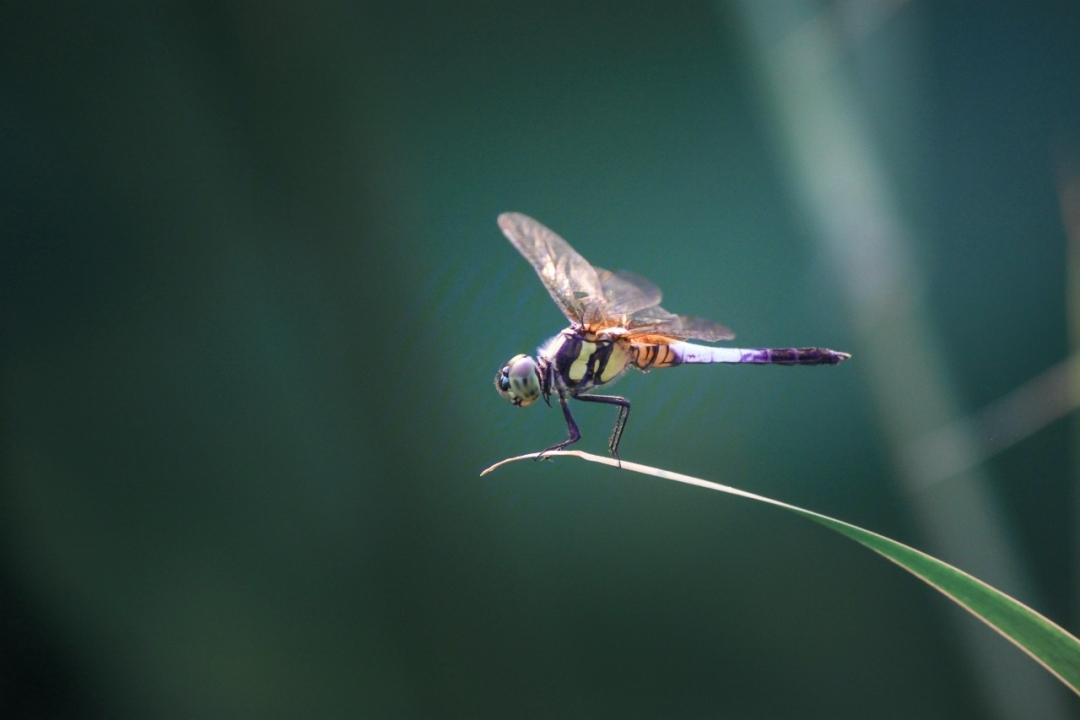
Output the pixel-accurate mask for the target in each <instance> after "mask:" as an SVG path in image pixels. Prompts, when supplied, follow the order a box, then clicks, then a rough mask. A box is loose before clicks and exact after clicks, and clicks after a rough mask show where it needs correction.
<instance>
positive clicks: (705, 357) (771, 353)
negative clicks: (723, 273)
mask: <svg viewBox="0 0 1080 720" xmlns="http://www.w3.org/2000/svg"><path fill="white" fill-rule="evenodd" d="M849 357H851V356H850V355H848V354H847V353H842V352H836V351H835V350H829V349H828V348H814V347H811V348H757V349H752V350H750V349H743V348H723V347H709V346H708V345H694V344H692V343H684V342H676V343H671V344H670V345H644V346H640V347H639V349H638V358H637V365H638V367H640V368H641V369H642V370H648V369H649V368H654V367H671V366H673V365H681V364H683V363H753V364H757V365H835V364H837V363H839V362H841V361H843V360H847V359H848V358H849ZM643 363H644V364H643Z"/></svg>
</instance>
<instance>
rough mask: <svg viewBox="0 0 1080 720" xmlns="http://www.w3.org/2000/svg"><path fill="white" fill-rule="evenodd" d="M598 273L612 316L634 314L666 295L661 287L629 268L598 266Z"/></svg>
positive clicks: (656, 302) (608, 312)
mask: <svg viewBox="0 0 1080 720" xmlns="http://www.w3.org/2000/svg"><path fill="white" fill-rule="evenodd" d="M596 274H597V275H598V276H599V277H600V288H601V290H602V291H603V293H604V300H605V301H606V302H607V314H608V317H610V318H620V317H622V316H624V315H633V314H634V313H636V312H639V311H641V310H644V309H646V308H651V307H653V306H654V305H659V304H660V301H661V300H662V299H663V297H664V294H663V293H662V292H660V288H658V287H656V286H655V285H653V284H652V283H651V282H649V281H648V280H646V279H645V278H643V277H641V276H640V275H636V274H634V273H632V272H630V271H628V270H618V271H616V272H611V271H610V270H601V269H600V268H596Z"/></svg>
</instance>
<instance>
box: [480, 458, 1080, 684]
mask: <svg viewBox="0 0 1080 720" xmlns="http://www.w3.org/2000/svg"><path fill="white" fill-rule="evenodd" d="M537 455H539V453H531V454H529V455H520V456H518V457H513V458H508V459H506V460H503V461H501V462H498V463H495V464H494V465H492V466H491V467H489V468H488V469H487V470H485V471H484V472H482V473H480V474H481V476H483V475H487V474H488V473H489V472H491V471H492V470H495V469H496V468H498V467H501V466H503V465H505V464H507V463H511V462H516V461H518V460H528V459H532V458H536V457H537ZM555 457H578V458H581V459H582V460H588V461H590V462H595V463H600V464H602V465H611V466H612V467H620V463H619V462H618V461H616V460H613V459H612V458H607V457H601V456H599V455H592V454H590V453H586V452H582V451H580V450H569V451H563V452H554V453H547V454H546V455H544V458H545V459H547V458H555ZM621 467H622V469H623V470H630V471H631V472H637V473H642V474H644V475H652V476H653V477H658V478H660V479H662V480H671V481H673V482H679V483H685V484H687V485H695V486H697V487H702V488H706V489H708V490H717V491H719V492H723V493H727V494H729V495H737V496H738V497H743V498H747V499H749V500H757V501H758V502H763V503H766V504H768V505H775V506H776V507H780V508H783V509H785V510H789V511H791V512H793V513H796V514H797V515H801V516H803V517H804V518H807V519H809V520H813V521H814V522H816V523H819V524H821V525H824V526H825V527H827V528H830V529H831V530H835V531H836V532H838V533H840V534H841V535H844V536H846V537H848V538H851V539H852V540H854V541H856V542H858V543H860V544H862V545H865V546H866V547H868V548H870V549H871V550H873V551H874V552H876V553H878V554H879V555H883V556H884V557H886V558H888V559H889V560H891V561H893V562H894V563H896V564H897V565H899V566H900V567H902V568H904V569H905V570H907V571H908V572H910V573H911V574H913V575H915V576H916V577H917V578H919V579H920V580H923V581H924V582H926V583H927V584H929V585H930V586H931V587H933V588H934V589H936V590H938V591H939V592H941V593H942V594H943V595H945V596H946V597H947V598H949V599H950V600H952V601H953V602H955V603H957V604H958V605H960V606H961V607H962V608H964V609H965V610H967V611H968V612H970V613H971V614H972V615H974V616H975V617H977V618H979V619H980V620H982V621H983V622H985V623H986V624H987V625H989V626H990V627H991V628H993V629H994V630H996V631H997V632H999V633H1001V634H1002V635H1003V636H1004V637H1005V638H1006V639H1008V640H1009V641H1010V642H1012V643H1013V644H1015V645H1016V646H1017V647H1019V648H1020V649H1021V650H1023V651H1024V652H1026V653H1027V654H1028V655H1030V656H1031V657H1032V658H1034V659H1035V661H1036V662H1038V663H1039V664H1040V665H1042V666H1043V667H1045V668H1046V669H1047V670H1049V671H1050V672H1051V673H1053V675H1054V676H1056V677H1057V678H1058V679H1059V680H1061V681H1062V682H1063V683H1065V684H1066V685H1067V686H1068V687H1069V688H1070V689H1071V690H1072V691H1073V692H1075V693H1077V694H1078V695H1080V640H1077V639H1076V638H1075V637H1073V636H1072V635H1071V634H1069V632H1068V631H1066V630H1065V629H1064V628H1062V627H1061V626H1059V625H1057V624H1056V623H1054V622H1052V621H1050V620H1049V619H1047V618H1045V617H1043V616H1042V615H1040V614H1039V613H1037V612H1035V611H1034V610H1032V609H1031V608H1029V607H1028V606H1026V605H1024V604H1023V603H1021V602H1019V601H1017V600H1015V599H1013V598H1011V597H1009V596H1008V595H1006V594H1005V593H1003V592H1001V591H1000V590H996V589H995V588H993V587H991V586H990V585H987V584H986V583H984V582H983V581H982V580H979V579H978V578H976V577H973V576H971V575H968V574H967V573H966V572H964V571H963V570H959V569H957V568H955V567H953V566H952V565H949V564H948V563H945V562H942V561H941V560H938V559H937V558H934V557H931V556H930V555H927V554H926V553H924V552H922V551H920V550H916V549H915V548H912V547H909V546H907V545H904V544H903V543H899V542H897V541H895V540H890V539H889V538H887V537H885V536H884V535H879V534H877V533H875V532H871V531H869V530H864V529H862V528H860V527H858V526H857V525H852V524H851V523H847V522H844V521H843V520H836V519H834V518H831V517H829V516H827V515H822V514H821V513H816V512H813V511H812V510H804V509H803V508H800V507H796V506H795V505H789V504H787V503H783V502H780V501H779V500H773V499H772V498H767V497H764V496H763V495H755V494H754V493H749V492H746V491H744V490H738V489H736V488H733V487H728V486H727V485H721V484H719V483H714V482H710V481H708V480H701V479H699V478H695V477H691V476H690V475H682V474H680V473H674V472H670V471H668V470H661V469H659V468H654V467H649V466H648V465H639V464H638V463H632V462H626V461H625V460H624V461H622V462H621Z"/></svg>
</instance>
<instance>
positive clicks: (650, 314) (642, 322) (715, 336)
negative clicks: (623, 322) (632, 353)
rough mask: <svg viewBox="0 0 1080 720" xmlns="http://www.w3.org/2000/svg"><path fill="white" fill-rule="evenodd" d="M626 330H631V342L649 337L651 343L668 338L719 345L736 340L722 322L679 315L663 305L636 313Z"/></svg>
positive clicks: (629, 334) (629, 333)
mask: <svg viewBox="0 0 1080 720" xmlns="http://www.w3.org/2000/svg"><path fill="white" fill-rule="evenodd" d="M626 329H627V330H628V331H629V332H628V336H629V339H631V340H633V339H635V338H647V340H648V342H661V341H662V340H663V339H664V338H667V339H669V340H704V341H705V342H718V341H720V340H732V339H734V337H735V333H733V332H731V330H730V329H728V328H727V327H725V326H723V325H721V324H720V323H714V322H712V321H710V320H703V319H701V318H697V317H691V316H689V315H676V314H674V313H669V312H668V311H667V310H665V309H664V308H662V307H660V306H655V307H651V308H647V309H645V310H642V311H640V312H636V313H634V315H633V317H631V318H630V320H629V322H628V323H627V328H626Z"/></svg>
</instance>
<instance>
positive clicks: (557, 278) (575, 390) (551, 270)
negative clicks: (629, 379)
mask: <svg viewBox="0 0 1080 720" xmlns="http://www.w3.org/2000/svg"><path fill="white" fill-rule="evenodd" d="M498 222H499V228H500V229H502V231H503V234H505V235H506V237H507V239H509V240H510V242H511V244H513V246H514V247H515V248H517V250H518V252H520V253H521V254H522V255H523V256H525V259H526V260H528V261H529V264H531V265H532V266H533V268H534V269H535V270H536V273H537V274H538V275H539V276H540V280H541V281H542V282H543V283H544V287H546V288H547V291H548V293H550V295H551V299H552V300H554V301H555V304H556V305H558V306H559V309H560V310H562V312H563V314H564V315H565V316H566V318H567V319H568V320H569V321H570V326H569V327H568V328H566V329H565V330H563V331H562V332H560V333H559V334H558V335H556V336H555V337H553V338H551V339H550V340H549V341H547V342H546V343H545V344H544V345H542V346H541V347H540V348H539V350H538V351H537V354H536V357H535V358H533V357H530V356H528V355H515V356H514V357H512V358H511V359H510V360H509V362H507V363H506V364H505V365H503V366H502V368H500V369H499V372H498V373H497V374H496V375H495V389H496V390H498V391H499V394H500V395H502V396H503V397H504V398H506V399H507V400H509V401H510V402H511V403H513V404H514V405H515V406H517V407H527V406H529V405H532V404H533V403H534V402H536V401H537V400H539V399H540V398H541V397H543V398H544V401H545V402H546V403H547V404H548V405H549V406H550V405H551V397H552V396H553V395H554V396H555V397H557V398H558V400H559V404H560V405H561V406H562V411H563V416H564V417H565V418H566V428H567V432H568V437H567V438H566V439H565V440H563V441H561V442H558V443H556V444H554V445H552V446H551V447H549V448H547V449H546V450H543V451H541V452H540V453H539V454H538V458H542V457H543V456H544V455H545V454H547V453H551V452H556V451H559V450H562V449H563V448H565V447H567V446H568V445H572V444H573V443H576V442H577V441H578V440H580V439H581V431H580V429H579V428H578V425H577V422H575V420H574V416H573V414H572V413H571V412H570V405H569V404H568V402H567V401H568V400H570V399H574V400H580V401H582V402H590V403H602V404H607V405H615V406H617V407H618V408H619V410H618V414H617V416H616V418H615V428H614V430H613V431H612V434H611V439H610V441H609V442H608V449H609V450H610V451H611V455H612V457H613V458H615V459H616V460H618V459H619V441H620V440H621V439H622V435H623V431H624V430H625V429H626V421H627V419H628V418H629V417H630V402H629V401H628V400H627V399H626V398H623V397H618V396H616V395H597V394H595V393H593V392H592V391H593V390H594V389H595V388H598V387H601V386H603V385H607V384H608V383H610V382H612V381H613V380H615V379H616V378H618V377H619V376H620V375H622V374H623V373H624V372H626V371H627V370H628V369H630V368H636V369H637V370H641V371H643V372H648V371H649V370H652V369H653V368H668V367H674V366H676V365H685V364H697V363H704V364H708V363H750V364H754V365H770V364H771V365H836V364H837V363H840V362H842V361H844V360H847V359H848V358H850V357H851V355H849V354H848V353H844V352H837V351H835V350H829V349H827V348H817V347H805V348H758V349H749V350H747V349H740V348H731V347H713V346H710V345H698V344H694V343H689V342H686V341H687V340H701V341H704V342H719V341H723V340H732V339H734V338H735V334H734V333H733V332H731V330H729V329H728V328H727V327H725V326H723V325H721V324H719V323H715V322H711V321H709V320H702V319H701V318H696V317H690V316H687V315H675V314H674V313H670V312H668V311H666V310H664V309H663V308H662V307H660V301H661V300H662V299H663V294H662V293H661V292H660V288H658V287H657V286H656V285H654V284H653V283H651V282H649V281H648V280H646V279H645V278H643V277H641V276H640V275H636V274H634V273H632V272H629V271H626V270H619V271H617V272H611V271H609V270H604V269H602V268H598V267H594V266H593V265H590V264H589V262H588V261H587V260H586V259H585V258H583V257H582V256H581V255H579V254H578V253H577V252H576V251H575V250H574V248H572V247H570V244H569V243H568V242H566V241H565V240H563V239H562V238H561V237H559V236H558V235H556V234H555V232H553V231H552V230H550V229H549V228H547V227H545V226H544V225H542V224H541V223H540V222H538V221H536V220H534V219H532V218H531V217H529V216H527V215H522V214H521V213H516V212H508V213H503V214H502V215H500V216H499V221H498Z"/></svg>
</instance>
